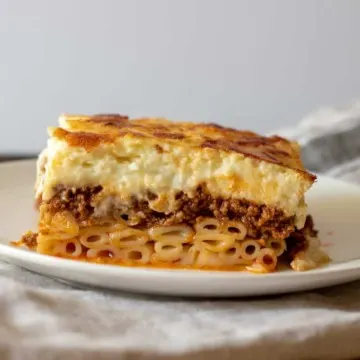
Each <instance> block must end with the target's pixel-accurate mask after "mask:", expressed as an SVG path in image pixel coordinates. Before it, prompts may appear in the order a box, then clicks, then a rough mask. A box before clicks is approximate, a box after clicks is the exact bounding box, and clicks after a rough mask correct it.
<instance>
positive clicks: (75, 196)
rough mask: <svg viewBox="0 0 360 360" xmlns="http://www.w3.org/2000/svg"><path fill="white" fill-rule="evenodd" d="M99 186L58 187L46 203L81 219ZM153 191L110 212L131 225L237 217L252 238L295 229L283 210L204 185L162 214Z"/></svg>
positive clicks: (89, 214) (87, 215) (90, 213)
mask: <svg viewBox="0 0 360 360" xmlns="http://www.w3.org/2000/svg"><path fill="white" fill-rule="evenodd" d="M101 190H102V187H101V186H95V187H82V188H60V189H58V190H57V193H56V195H55V196H54V197H53V198H52V199H51V200H50V201H49V202H48V203H47V205H48V209H47V211H50V212H54V213H55V212H58V211H63V210H67V211H70V212H71V213H72V214H73V215H74V216H75V218H76V219H77V220H78V221H79V222H81V221H86V220H88V219H89V218H92V217H93V214H94V207H93V206H92V203H93V199H94V197H95V196H96V195H98V194H99V193H100V192H101ZM154 196H155V197H156V195H155V194H149V195H148V200H140V201H139V200H137V199H136V198H135V197H134V198H133V199H132V201H131V204H126V206H124V207H123V208H115V207H114V206H110V207H109V210H108V215H109V216H114V217H115V218H119V214H120V215H121V212H122V211H123V212H124V217H123V218H124V220H128V221H129V224H130V225H131V226H138V227H141V226H145V227H150V226H153V225H157V224H159V225H174V224H180V223H187V224H190V225H191V224H193V223H194V222H195V219H196V218H197V217H200V216H203V217H204V216H205V217H206V216H209V217H215V218H217V219H219V220H228V219H230V220H240V221H242V222H243V223H244V224H245V226H246V227H247V229H248V234H249V236H251V237H253V238H260V237H263V238H266V237H269V236H272V237H274V238H282V239H284V238H286V237H288V236H289V235H290V234H291V233H292V232H293V231H294V217H286V216H285V215H284V214H283V213H282V211H280V210H278V209H275V208H271V207H267V206H265V205H256V204H253V203H251V202H249V201H244V200H238V199H222V198H214V197H212V196H211V195H210V194H209V192H208V191H207V190H206V189H205V188H204V187H201V186H199V187H198V189H197V191H196V193H195V196H193V197H191V198H190V197H189V196H187V195H186V194H184V193H183V192H179V193H178V194H177V195H176V205H175V208H174V211H173V212H172V213H170V214H165V213H161V212H157V211H154V210H152V209H151V208H150V207H149V201H150V200H152V198H153V197H154Z"/></svg>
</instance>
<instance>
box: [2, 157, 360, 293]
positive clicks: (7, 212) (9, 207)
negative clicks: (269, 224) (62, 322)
mask: <svg viewBox="0 0 360 360" xmlns="http://www.w3.org/2000/svg"><path fill="white" fill-rule="evenodd" d="M34 178H35V162H34V161H32V160H31V161H21V162H13V163H7V164H6V163H5V164H2V165H0V219H1V223H0V257H1V258H2V259H4V260H5V261H8V262H10V263H13V264H16V265H19V266H21V267H23V268H26V269H29V270H32V271H35V272H37V273H40V274H43V275H46V276H51V277H55V278H58V279H61V280H64V281H70V282H74V283H77V284H83V285H91V286H99V287H104V288H109V289H116V290H125V291H132V292H141V293H152V294H164V295H179V296H206V297H220V296H254V295H265V294H279V293H286V292H293V291H302V290H310V289H315V288H318V287H325V286H330V285H337V284H341V283H345V282H349V281H352V280H355V279H360V239H359V227H360V221H359V215H360V188H359V187H357V186H354V185H350V184H347V183H343V182H340V181H336V180H332V179H328V178H325V177H320V178H319V180H318V182H317V183H316V184H315V185H314V186H313V188H312V190H311V191H310V192H309V194H308V197H307V199H308V203H309V210H310V213H311V214H312V215H313V216H314V218H315V224H316V226H317V228H318V229H319V230H320V235H321V239H322V242H323V243H324V244H325V245H326V250H327V251H328V253H329V254H330V256H331V257H332V259H333V261H332V262H331V263H330V264H329V265H327V266H325V267H322V268H319V269H316V270H311V271H308V272H302V273H298V272H294V271H291V270H286V271H283V272H279V273H272V274H265V275H254V274H248V273H244V272H221V271H219V272H217V271H200V270H199V271H197V270H163V269H148V268H138V267H137V268H129V267H120V266H111V265H97V264H87V263H84V262H76V261H73V260H65V259H58V258H54V257H50V256H45V255H39V254H37V253H34V252H31V251H28V250H26V249H21V248H16V247H12V246H9V245H8V244H9V241H11V240H17V239H18V238H19V237H20V235H21V233H22V232H24V231H25V230H28V229H29V228H32V227H34V224H35V222H36V216H37V215H36V212H35V210H34V206H33V184H34Z"/></svg>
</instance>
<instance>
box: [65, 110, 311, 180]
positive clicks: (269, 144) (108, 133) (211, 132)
mask: <svg viewBox="0 0 360 360" xmlns="http://www.w3.org/2000/svg"><path fill="white" fill-rule="evenodd" d="M65 122H66V124H67V129H68V130H69V131H71V133H73V134H76V135H68V134H67V133H66V134H65V135H64V130H62V131H61V130H59V131H58V132H60V133H61V136H62V138H64V139H65V140H66V141H67V142H68V143H69V145H70V146H82V147H84V148H86V149H87V150H91V149H92V148H94V147H96V146H98V145H100V144H101V143H103V142H111V141H116V140H117V139H119V138H121V137H124V136H131V137H138V138H140V137H143V138H148V139H151V138H152V139H161V140H162V141H164V142H168V143H171V144H183V145H185V146H189V147H192V148H195V147H198V148H208V149H214V150H217V151H225V152H229V153H238V154H243V155H245V156H247V157H250V158H253V159H256V160H261V161H265V162H268V163H272V164H276V165H279V166H282V167H285V168H290V169H293V170H295V171H297V172H298V173H299V174H300V175H301V176H303V177H305V178H307V179H308V180H309V181H314V180H315V179H316V177H315V175H313V174H310V173H308V172H307V171H306V170H305V169H304V167H303V165H302V162H301V159H300V149H299V146H298V145H297V144H296V143H294V142H291V141H289V140H286V139H284V138H281V137H279V136H271V137H265V136H260V135H258V134H256V133H254V132H251V131H240V130H236V129H232V128H228V127H224V126H221V125H217V124H202V123H199V124H196V123H190V122H172V121H169V120H166V119H161V118H143V119H134V120H129V119H128V117H127V116H123V115H116V114H115V115H112V114H105V115H95V116H65Z"/></svg>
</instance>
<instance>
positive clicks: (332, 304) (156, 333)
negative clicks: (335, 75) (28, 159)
mask: <svg viewBox="0 0 360 360" xmlns="http://www.w3.org/2000/svg"><path fill="white" fill-rule="evenodd" d="M280 133H281V134H282V135H284V136H289V137H292V138H294V139H297V140H298V141H299V142H300V143H301V144H302V145H303V147H304V148H303V149H304V150H303V158H304V162H305V164H306V165H307V166H308V167H309V168H310V169H311V170H313V171H317V172H324V173H328V174H331V175H333V176H338V177H343V178H345V179H346V180H348V181H352V182H360V140H359V139H360V104H355V105H354V106H353V107H351V108H350V109H346V110H343V111H336V110H332V109H325V110H322V111H320V112H317V113H315V114H312V115H311V116H310V117H308V118H307V119H305V120H304V121H303V122H301V123H300V124H299V126H298V127H296V128H295V129H285V130H282V131H280ZM214 291H216V289H214ZM356 357H360V282H355V283H351V284H348V285H343V286H338V287H333V288H327V289H322V290H318V291H313V292H308V293H302V294H291V295H283V296H272V297H265V298H252V299H225V300H210V299H207V300H204V299H201V300H194V299H192V300H186V299H174V298H165V297H151V296H135V295H131V294H125V293H113V292H110V291H109V292H106V291H99V290H95V289H89V288H76V287H74V286H72V285H68V284H65V283H60V282H57V281H55V280H52V279H49V278H46V277H42V276H40V275H36V274H33V273H30V272H27V271H24V270H21V269H19V268H16V267H14V266H12V265H8V264H5V263H0V359H3V360H7V359H16V360H17V359H19V360H30V359H41V360H47V359H49V360H50V359H51V360H53V359H69V360H78V359H86V360H92V359H117V360H118V359H177V360H180V359H181V360H191V359H208V360H213V359H214V360H215V359H216V360H217V359H229V360H230V359H241V360H247V359H279V360H282V359H286V360H288V359H327V360H330V359H348V358H356Z"/></svg>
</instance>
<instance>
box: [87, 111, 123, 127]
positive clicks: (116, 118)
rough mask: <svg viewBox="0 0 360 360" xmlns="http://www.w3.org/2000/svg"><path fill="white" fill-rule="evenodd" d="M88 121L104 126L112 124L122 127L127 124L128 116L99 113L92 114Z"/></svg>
mask: <svg viewBox="0 0 360 360" xmlns="http://www.w3.org/2000/svg"><path fill="white" fill-rule="evenodd" d="M87 121H88V122H93V123H99V124H102V125H104V126H114V127H118V128H122V127H125V126H129V117H128V116H127V115H120V114H99V115H94V116H92V117H91V118H89V119H88V120H87Z"/></svg>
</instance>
